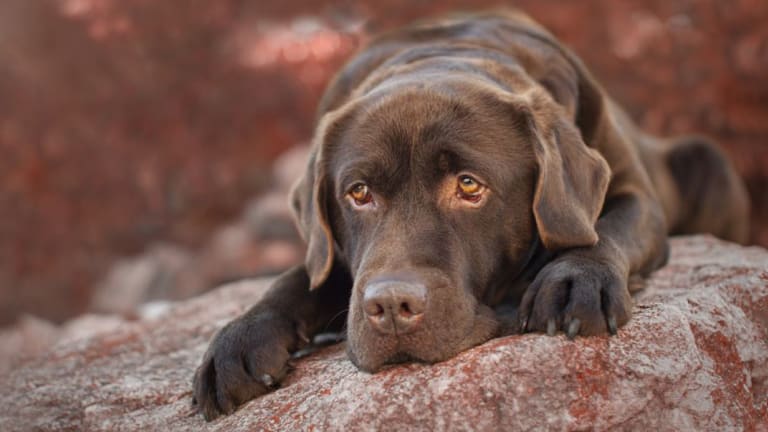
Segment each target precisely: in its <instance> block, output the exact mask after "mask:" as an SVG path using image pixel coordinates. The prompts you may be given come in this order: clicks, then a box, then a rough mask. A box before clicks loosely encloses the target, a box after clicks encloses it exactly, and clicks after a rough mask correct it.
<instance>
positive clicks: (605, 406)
mask: <svg viewBox="0 0 768 432" xmlns="http://www.w3.org/2000/svg"><path fill="white" fill-rule="evenodd" d="M672 244H673V249H672V258H671V261H670V264H669V265H668V266H667V267H665V268H664V269H662V270H661V271H659V272H657V273H656V274H655V275H654V276H653V277H652V278H651V279H650V281H649V283H648V287H647V289H646V291H645V292H643V293H642V294H641V296H640V297H639V298H638V306H637V308H636V309H635V315H634V317H633V318H632V320H631V321H630V323H629V324H628V325H627V326H626V327H624V328H623V329H621V330H620V331H619V335H618V336H617V337H592V338H579V339H577V340H576V341H573V342H571V341H568V340H567V339H566V338H565V337H563V336H558V337H547V336H543V335H538V334H528V335H523V336H511V337H505V338H500V339H494V340H492V341H489V342H488V343H486V344H484V345H481V346H479V347H476V348H474V349H471V350H469V351H466V352H464V353H462V354H460V355H458V356H457V357H455V358H453V359H451V360H448V361H445V362H442V363H439V364H436V365H431V366H429V365H420V364H407V365H401V366H396V367H391V368H389V369H386V370H384V371H383V372H380V373H377V374H375V375H370V374H367V373H363V372H360V371H358V370H357V369H355V367H354V366H353V365H352V364H351V363H350V362H349V361H348V360H347V358H346V356H345V354H344V347H343V346H335V347H330V348H326V349H324V350H322V351H320V352H319V353H316V354H313V355H311V356H309V357H307V358H305V359H302V360H299V361H297V362H296V370H295V371H294V372H293V374H292V375H290V378H289V379H288V380H287V381H286V382H285V385H284V386H283V388H281V389H279V390H277V391H275V392H274V393H272V394H269V395H267V396H264V397H262V398H259V399H257V400H254V401H252V402H250V403H248V404H247V405H245V406H244V407H242V408H241V409H239V410H238V411H237V412H236V413H235V414H234V415H232V416H229V417H224V418H221V419H219V420H217V421H215V422H213V423H205V422H204V421H203V419H202V417H201V416H200V415H196V414H195V413H194V411H193V410H192V408H191V391H190V380H191V377H192V373H193V371H194V368H195V366H196V365H197V363H198V361H199V360H200V357H201V356H202V354H203V351H204V350H205V348H206V344H207V341H208V339H209V338H210V336H211V335H212V334H213V332H214V331H215V330H216V329H217V328H219V327H221V326H222V325H223V324H224V323H225V322H227V321H228V320H229V319H231V318H232V317H234V316H235V315H237V314H238V313H240V312H242V311H243V310H244V309H245V308H246V307H247V306H248V305H250V304H251V303H253V302H254V301H255V300H257V299H258V298H259V296H260V295H261V293H263V291H264V289H265V287H266V286H267V285H268V281H265V280H261V281H255V282H248V283H239V284H234V285H230V286H228V287H226V288H223V289H220V290H216V291H214V292H211V293H209V294H206V295H205V296H202V297H199V298H196V299H193V300H189V301H186V302H184V303H179V304H177V305H175V306H174V307H172V308H171V309H170V310H169V311H167V312H166V314H165V315H163V316H161V317H159V318H154V319H145V320H140V321H136V322H132V323H125V324H124V325H122V326H120V327H119V328H118V329H116V330H109V331H105V332H101V333H98V334H95V335H94V334H91V335H90V336H85V337H83V338H80V339H77V338H69V339H67V340H66V341H65V342H61V343H58V344H57V345H55V346H53V347H52V348H51V349H50V351H49V352H48V353H47V354H45V355H43V356H40V357H38V358H36V359H31V360H27V361H26V362H24V363H23V365H22V366H21V367H20V368H17V369H16V370H15V371H13V372H11V373H10V374H8V375H6V376H5V377H3V378H1V379H0V388H2V389H3V391H2V393H1V394H0V407H2V409H0V430H3V431H16V430H19V431H22V430H32V429H35V430H91V431H100V430H110V431H111V430H137V431H146V430H227V431H231V430H235V431H239V430H242V431H246V430H262V429H263V430H275V431H286V430H327V429H337V430H446V429H451V430H529V429H555V430H576V429H578V430H583V429H596V430H607V429H611V430H649V429H655V430H767V429H768V252H766V251H765V250H764V249H761V248H743V247H739V246H735V245H731V244H728V243H723V242H721V241H718V240H715V239H713V238H709V237H691V238H679V239H675V240H673V242H672Z"/></svg>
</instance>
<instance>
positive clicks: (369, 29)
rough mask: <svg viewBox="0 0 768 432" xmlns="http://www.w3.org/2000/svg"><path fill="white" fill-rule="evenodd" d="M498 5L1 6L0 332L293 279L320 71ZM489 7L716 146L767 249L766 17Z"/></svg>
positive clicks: (537, 5) (649, 115)
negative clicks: (293, 203) (293, 195)
mask: <svg viewBox="0 0 768 432" xmlns="http://www.w3.org/2000/svg"><path fill="white" fill-rule="evenodd" d="M499 5H502V4H501V3H499V2H485V1H441V2H432V1H419V0H407V1H406V0H376V1H361V2H338V1H337V2H332V1H320V0H314V1H306V0H304V1H302V0H281V1H246V0H217V1H208V0H205V1H204V0H183V1H182V0H163V1H157V0H155V1H150V0H2V1H0V326H9V325H12V324H13V323H18V322H20V321H19V320H22V321H23V320H24V319H27V320H29V319H30V318H29V317H30V316H35V317H38V318H35V319H37V320H40V322H45V323H52V324H50V325H54V324H56V323H61V322H64V321H65V320H67V319H69V318H71V317H74V316H76V315H79V314H82V313H84V312H106V313H116V314H120V316H122V317H124V318H126V319H130V318H131V317H136V316H142V314H151V311H152V310H153V309H152V307H151V306H152V305H155V306H157V305H161V304H162V301H164V300H169V299H181V298H186V297H190V296H193V295H195V294H198V293H200V292H203V291H205V290H207V289H210V288H212V287H214V286H216V285H217V284H220V283H223V282H226V281H229V280H234V279H237V278H240V277H243V276H253V275H267V274H274V273H275V272H278V271H280V270H281V269H283V268H285V267H287V266H289V265H291V264H293V263H295V262H298V261H300V260H301V259H302V257H303V246H302V244H301V241H300V240H299V238H298V237H297V235H296V233H295V231H294V229H293V225H292V221H291V220H290V218H289V216H288V213H287V205H286V202H287V191H288V188H289V187H290V185H291V183H292V182H293V180H294V179H295V178H296V177H297V176H298V175H299V173H300V172H301V171H302V169H303V164H304V155H305V147H306V145H307V141H308V138H309V137H310V135H311V132H312V129H313V126H314V110H315V106H316V103H317V102H318V99H319V97H320V96H321V94H322V90H323V88H324V85H325V84H326V83H327V82H328V80H329V79H330V78H331V77H332V75H333V73H334V71H336V70H337V69H338V68H339V67H340V66H341V65H342V64H343V63H344V61H345V60H346V59H348V58H349V57H350V56H351V55H352V54H353V53H354V52H355V51H356V50H357V49H358V48H360V47H361V45H362V44H364V43H365V41H366V39H368V38H369V37H370V35H372V34H375V33H376V32H378V31H381V30H385V29H389V28H392V27H393V26H395V25H398V24H403V23H406V22H407V21H409V20H412V19H414V18H420V17H425V16H428V15H430V14H434V13H438V12H444V11H455V10H474V9H477V8H479V7H490V6H499ZM504 5H510V6H518V7H521V8H523V9H525V10H527V11H528V12H529V13H530V14H531V15H533V17H534V18H536V19H537V20H538V21H540V22H541V23H543V24H544V25H545V26H546V27H548V28H549V29H550V30H551V31H552V32H553V33H554V34H555V35H556V36H557V37H559V38H560V39H561V40H562V41H564V42H565V43H566V44H567V45H569V46H570V47H571V48H572V49H573V50H575V52H576V53H577V54H578V55H579V56H581V58H582V59H583V60H584V61H585V62H586V64H587V65H588V66H589V67H590V68H591V69H592V71H593V72H594V73H595V75H596V76H597V77H598V79H599V80H600V81H601V82H602V83H603V84H604V86H605V87H606V88H607V89H608V90H609V92H610V93H611V94H612V95H613V97H614V98H615V99H617V100H618V101H619V102H620V103H621V104H623V105H624V106H625V107H626V108H627V109H628V111H629V112H630V113H631V114H632V115H633V117H634V118H635V119H636V120H637V121H638V122H639V124H641V125H642V126H643V127H644V128H646V129H647V130H649V131H652V132H656V133H658V134H664V135H668V134H678V133H688V132H700V133H704V134H707V135H710V136H712V137H714V138H715V139H717V140H718V141H719V143H720V144H721V145H722V146H723V147H724V148H725V149H726V151H727V152H728V153H729V155H730V156H731V158H732V159H733V161H734V163H735V164H736V166H737V168H738V170H739V172H740V173H741V174H742V175H743V176H744V178H745V180H746V182H747V185H748V187H749V191H750V194H751V197H752V200H753V231H752V242H753V243H755V244H760V245H763V246H768V192H766V190H768V2H766V1H765V0H734V1H729V2H722V1H719V0H701V1H687V0H625V1H621V2H617V1H612V0H582V1H579V2H575V1H570V0H544V1H542V0H536V1H534V0H529V1H515V2H509V3H505V4H504ZM147 302H150V303H149V306H142V305H144V304H146V303H147ZM21 317H26V318H21Z"/></svg>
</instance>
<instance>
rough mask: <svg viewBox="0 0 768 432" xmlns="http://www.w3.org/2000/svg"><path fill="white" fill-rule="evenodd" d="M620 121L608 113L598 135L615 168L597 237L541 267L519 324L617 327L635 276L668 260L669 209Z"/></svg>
mask: <svg viewBox="0 0 768 432" xmlns="http://www.w3.org/2000/svg"><path fill="white" fill-rule="evenodd" d="M617 118H618V120H617ZM622 121H628V120H624V119H623V118H622V116H621V113H619V112H617V113H616V114H615V116H614V115H606V116H604V117H603V121H602V123H601V125H600V129H599V132H597V133H596V138H595V140H594V141H595V143H596V144H595V147H596V148H598V150H599V151H600V153H601V154H602V155H603V157H605V159H606V160H607V161H608V163H609V165H610V166H611V169H612V176H611V183H610V186H609V188H608V191H607V194H606V197H605V202H604V205H603V209H602V211H601V213H600V217H599V218H598V220H597V222H596V224H595V231H596V232H597V234H598V237H599V241H598V243H597V244H596V245H595V246H592V247H578V248H573V249H566V250H563V251H560V252H559V253H558V255H557V256H556V257H555V258H554V259H553V260H552V261H551V262H549V263H548V264H547V265H545V266H544V267H543V268H542V269H541V270H540V271H539V273H538V274H537V275H536V277H535V278H534V280H533V282H532V283H531V284H530V286H529V287H528V288H527V289H526V291H525V294H524V295H523V298H522V300H521V302H520V308H519V324H520V330H521V331H527V330H538V331H546V332H547V333H549V334H554V333H555V332H557V331H558V330H560V329H562V330H563V331H565V332H566V334H567V335H568V336H569V337H574V336H576V335H593V334H601V333H605V332H606V331H608V332H610V333H616V331H617V329H618V327H620V326H622V325H623V324H625V323H626V322H627V321H628V320H629V318H630V315H631V310H632V299H631V297H630V291H629V290H630V284H629V280H630V276H647V275H648V274H649V273H650V272H651V271H653V270H655V269H657V268H659V267H661V266H662V265H664V264H665V263H666V261H667V257H668V253H669V252H668V243H667V222H666V218H665V214H664V210H663V208H662V205H661V202H660V201H659V198H658V197H657V195H656V192H655V190H654V188H653V185H652V183H651V180H650V178H649V176H648V173H647V172H646V171H645V170H644V168H643V165H642V163H641V161H640V157H639V154H638V152H637V150H636V147H635V146H634V141H633V140H634V139H635V137H634V136H633V135H632V134H631V131H632V129H631V128H630V127H629V126H628V125H626V124H624V125H621V124H620V123H619V122H622ZM632 286H636V284H632Z"/></svg>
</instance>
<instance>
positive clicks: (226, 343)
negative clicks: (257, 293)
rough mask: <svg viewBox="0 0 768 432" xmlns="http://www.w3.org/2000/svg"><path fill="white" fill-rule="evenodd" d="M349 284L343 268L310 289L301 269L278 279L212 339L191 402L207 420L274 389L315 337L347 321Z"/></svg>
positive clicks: (338, 267) (304, 270) (196, 378)
mask: <svg viewBox="0 0 768 432" xmlns="http://www.w3.org/2000/svg"><path fill="white" fill-rule="evenodd" d="M351 285H352V283H351V280H350V278H349V276H348V275H347V274H346V272H345V271H343V270H342V268H341V266H339V265H336V266H334V270H333V271H332V272H331V275H330V276H329V278H328V279H327V280H326V282H325V283H324V284H323V285H322V286H321V287H319V288H318V289H315V290H313V291H310V290H309V277H308V276H307V272H306V269H305V268H304V266H299V267H295V268H293V269H291V270H289V271H287V272H286V273H284V274H283V275H281V276H280V277H279V278H278V279H277V280H276V281H275V282H274V284H273V285H272V287H271V288H270V289H269V291H267V293H266V294H265V295H264V298H263V299H262V300H261V301H260V302H259V303H257V304H256V305H255V306H253V307H252V308H251V309H250V310H248V311H247V312H246V313H245V314H243V315H242V316H240V317H239V318H237V319H235V320H233V321H232V322H230V323H229V324H227V325H226V326H225V327H224V328H222V329H221V330H220V331H219V332H218V333H217V334H216V335H215V336H214V338H213V340H212V342H211V344H210V346H209V347H208V350H207V352H206V353H205V356H204V357H203V361H202V363H201V365H200V366H199V367H198V369H197V371H196V372H195V377H194V389H193V390H194V403H196V404H197V407H198V408H199V410H200V411H202V413H203V415H204V416H205V418H206V419H207V420H211V419H213V418H216V417H217V416H218V415H220V414H229V413H231V412H232V411H234V410H235V408H237V406H238V405H240V404H242V403H244V402H246V401H248V400H250V399H253V398H255V397H257V396H260V395H262V394H264V393H267V392H268V391H270V390H271V389H273V388H274V387H275V386H276V385H277V384H278V383H279V382H280V380H281V379H282V378H283V377H284V376H285V374H286V372H287V366H288V360H289V359H290V356H291V353H293V352H295V351H296V350H298V349H299V348H301V347H302V346H305V345H306V344H307V343H308V342H309V338H311V337H312V335H314V334H315V333H318V332H321V331H326V330H332V328H330V327H329V326H331V325H334V324H335V327H340V326H341V325H343V323H344V322H345V316H344V313H343V312H344V311H345V309H346V308H347V305H348V303H349V290H350V287H351Z"/></svg>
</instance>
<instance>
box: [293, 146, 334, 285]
mask: <svg viewBox="0 0 768 432" xmlns="http://www.w3.org/2000/svg"><path fill="white" fill-rule="evenodd" d="M316 165H317V162H316V156H315V155H314V154H313V155H312V156H311V157H310V161H309V166H308V167H307V171H306V172H305V174H304V176H303V177H302V178H301V179H300V180H299V182H298V183H296V185H295V186H294V188H293V191H292V192H291V204H292V207H293V212H294V217H295V219H296V223H297V225H298V227H299V232H300V233H301V236H302V237H303V238H304V241H306V242H307V254H306V257H305V259H304V265H305V267H306V269H307V274H308V275H309V281H310V283H309V289H310V290H313V289H315V288H317V287H319V286H320V285H322V284H323V282H325V280H326V279H327V278H328V275H329V274H330V273H331V268H332V266H333V254H334V247H333V236H332V234H331V228H330V226H329V225H328V216H327V208H326V206H325V199H326V197H325V187H324V186H323V183H324V178H323V177H324V176H323V175H322V173H318V172H317V171H318V170H317V169H316ZM318 174H320V175H318Z"/></svg>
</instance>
